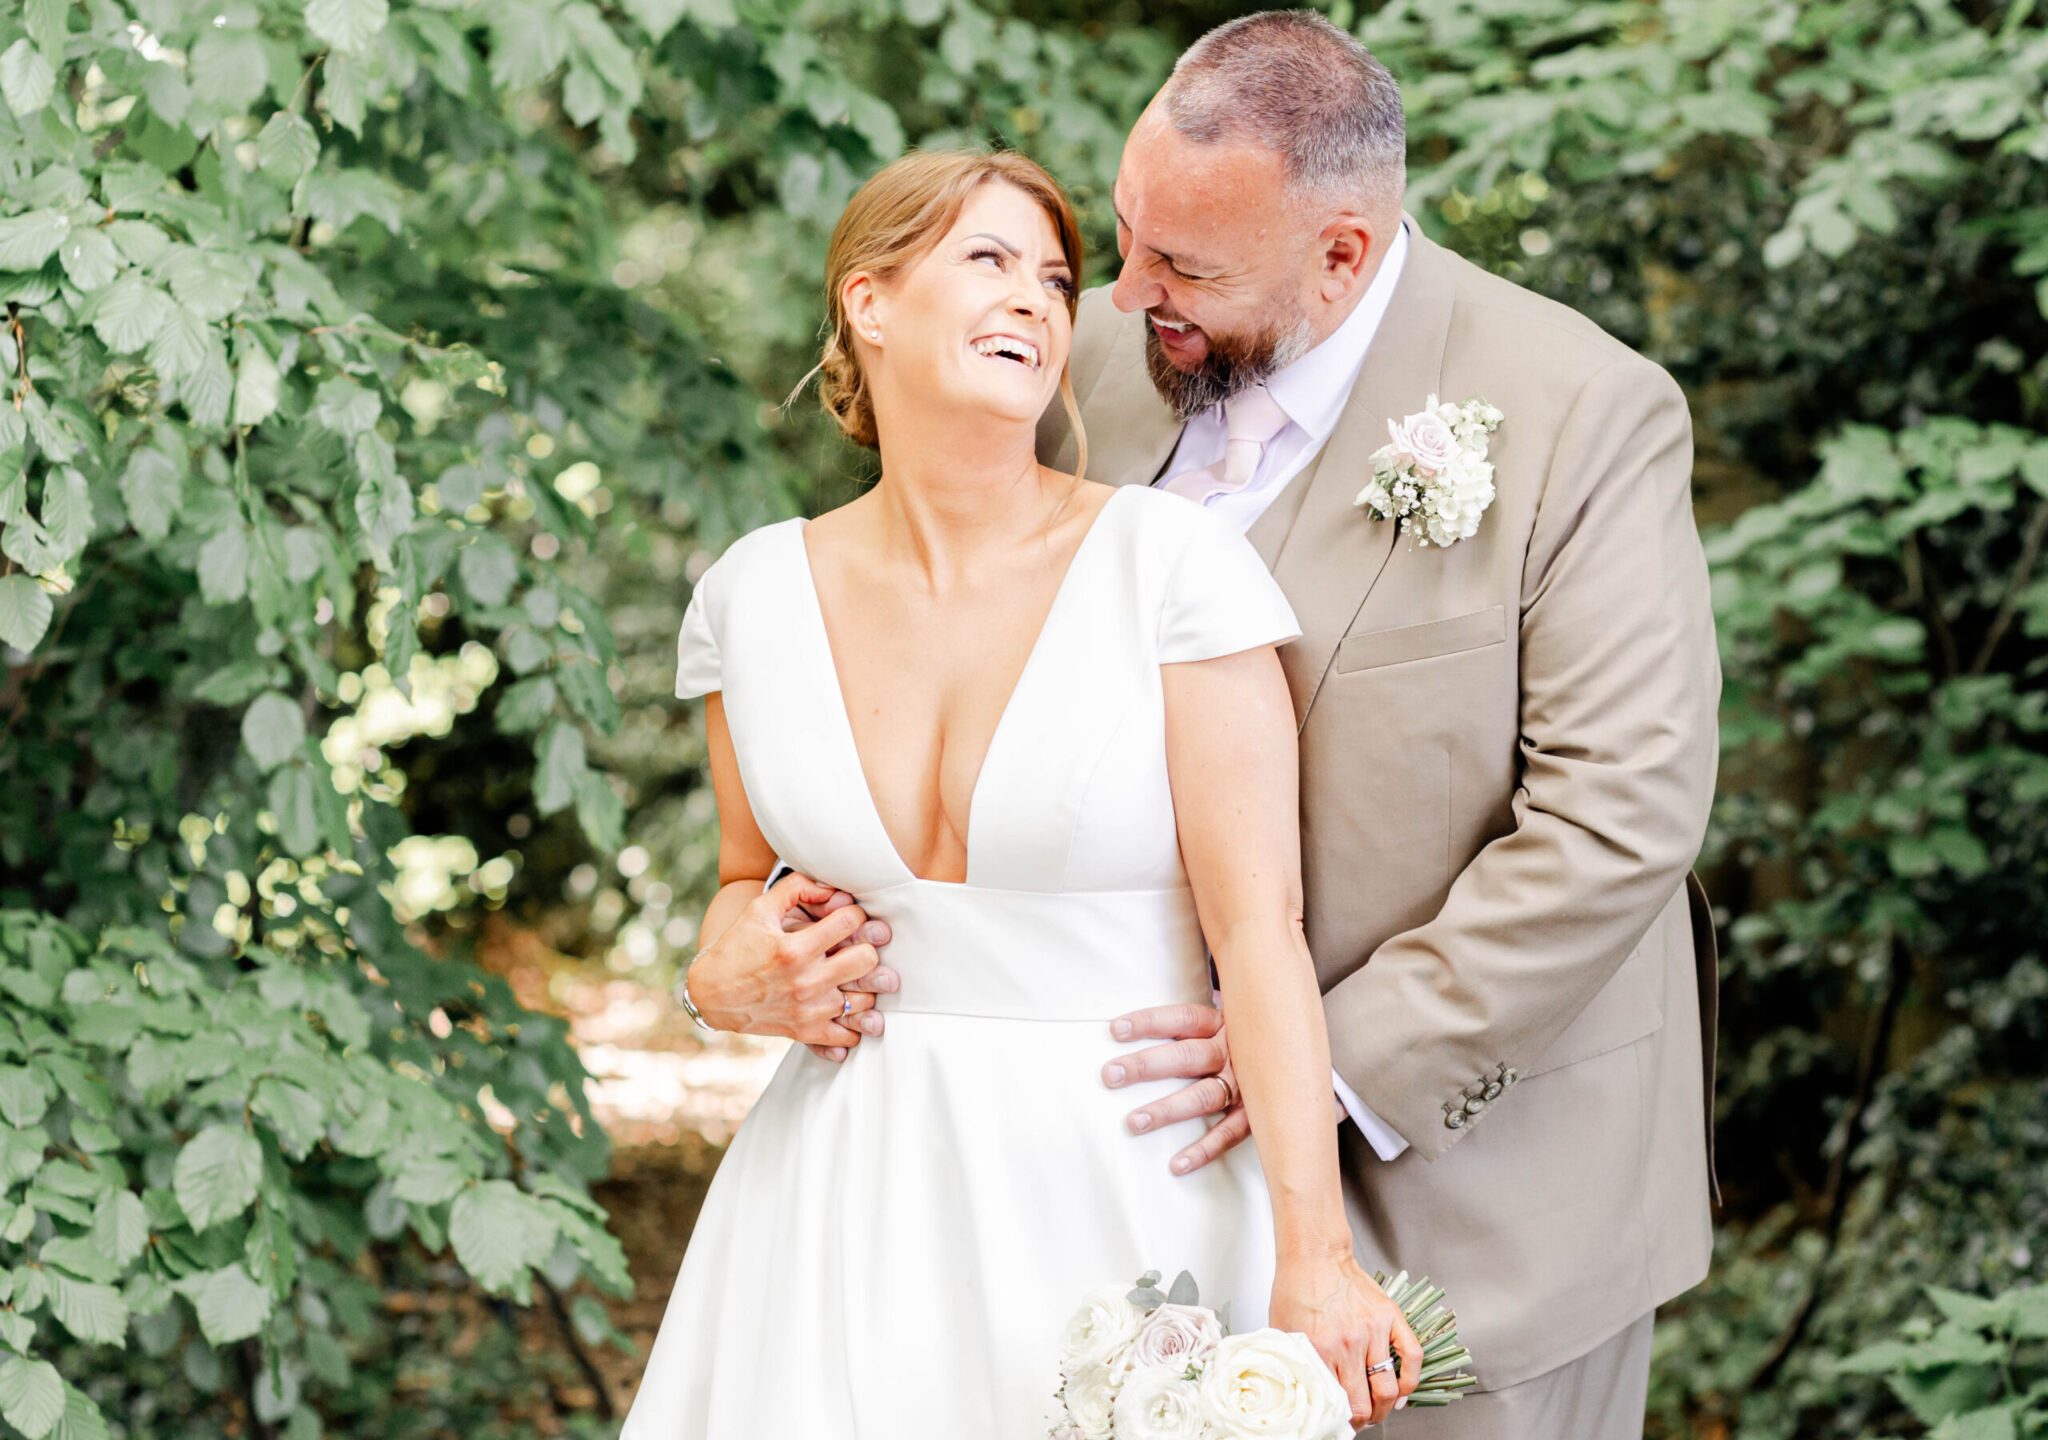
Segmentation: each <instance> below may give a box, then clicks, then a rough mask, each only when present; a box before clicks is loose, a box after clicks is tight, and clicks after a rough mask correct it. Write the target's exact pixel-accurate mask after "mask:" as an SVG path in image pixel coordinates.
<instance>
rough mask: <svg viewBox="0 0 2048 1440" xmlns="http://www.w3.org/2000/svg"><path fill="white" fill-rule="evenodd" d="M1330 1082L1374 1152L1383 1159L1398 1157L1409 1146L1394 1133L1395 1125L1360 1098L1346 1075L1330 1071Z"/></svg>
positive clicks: (1346, 1111) (1347, 1113)
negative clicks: (1368, 1106) (1346, 1078)
mask: <svg viewBox="0 0 2048 1440" xmlns="http://www.w3.org/2000/svg"><path fill="white" fill-rule="evenodd" d="M1330 1084H1331V1085H1332V1086H1333V1087H1334V1088H1335V1089H1336V1091H1337V1098H1338V1099H1339V1100H1341V1101H1342V1102H1343V1103H1344V1113H1345V1114H1346V1115H1349V1116H1350V1117H1351V1123H1352V1124H1354V1125H1356V1126H1357V1127H1358V1128H1359V1131H1360V1132H1361V1133H1362V1134H1363V1135H1364V1136H1365V1139H1366V1143H1367V1144H1369V1145H1371V1146H1372V1153H1373V1154H1375V1155H1377V1156H1379V1157H1380V1159H1382V1160H1394V1159H1398V1158H1399V1156H1400V1154H1401V1152H1402V1151H1404V1150H1406V1149H1407V1148H1408V1142H1407V1141H1406V1140H1403V1139H1402V1138H1401V1137H1400V1136H1399V1135H1397V1134H1395V1133H1394V1127H1393V1126H1391V1125H1389V1124H1387V1122H1386V1121H1384V1120H1382V1119H1380V1117H1379V1116H1377V1115H1375V1114H1373V1113H1372V1111H1371V1110H1370V1109H1368V1108H1367V1107H1366V1103H1365V1102H1364V1101H1363V1100H1361V1099H1359V1098H1358V1092H1357V1091H1356V1090H1353V1089H1352V1088H1351V1087H1350V1086H1349V1085H1346V1084H1345V1083H1344V1077H1343V1076H1342V1075H1339V1074H1338V1073H1337V1072H1336V1071H1335V1070H1332V1071H1331V1072H1330Z"/></svg>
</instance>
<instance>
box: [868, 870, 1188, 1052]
mask: <svg viewBox="0 0 2048 1440" xmlns="http://www.w3.org/2000/svg"><path fill="white" fill-rule="evenodd" d="M860 902H861V904H862V906H863V907H864V908H865V909H866V910H867V911H868V913H869V914H871V915H874V916H876V917H878V918H880V919H883V920H886V921H888V922H889V929H890V932H891V937H892V938H891V939H890V941H889V943H888V945H886V946H884V947H883V949H882V960H883V963H884V964H886V965H888V966H889V967H890V968H891V969H893V970H895V971H896V972H897V973H898V974H899V975H901V976H902V978H903V988H902V989H901V991H899V992H898V993H897V994H894V995H883V996H881V997H879V1001H878V1006H877V1008H879V1009H881V1010H882V1011H884V1012H885V1013H896V1012H902V1013H909V1014H933V1015H980V1016H989V1017H994V1018H1001V1019H1010V1020H1103V1021H1107V1020H1110V1019H1113V1018H1114V1017H1116V1016H1118V1015H1122V1014H1124V1013H1125V1012H1127V1011H1131V1010H1137V1009H1141V1008H1143V1007H1145V1006H1148V1005H1168V1004H1176V1003H1185V1002H1190V1001H1195V1002H1206V1001H1207V1000H1208V999H1209V965H1208V951H1207V949H1206V948H1205V946H1204V944H1203V941H1202V930H1201V926H1200V924H1199V923H1198V922H1197V920H1196V918H1195V903H1194V896H1193V894H1192V893H1191V892H1190V891H1188V890H1187V888H1186V887H1182V888H1180V889H1177V890H1104V891H1079V892H1064V893H1053V894H1047V893H1041V892H1037V891H1029V890H991V889H986V888H982V887H977V886H969V885H953V884H947V883H944V882H940V881H931V880H913V881H911V882H909V883H908V884H903V885H892V886H890V887H889V888H887V889H886V890H879V891H874V892H872V893H870V894H866V895H862V896H861V897H860Z"/></svg>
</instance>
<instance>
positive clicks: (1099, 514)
mask: <svg viewBox="0 0 2048 1440" xmlns="http://www.w3.org/2000/svg"><path fill="white" fill-rule="evenodd" d="M1127 488H1129V487H1127V486H1118V487H1117V488H1116V489H1115V490H1112V491H1111V492H1110V493H1109V495H1108V496H1106V497H1105V498H1104V499H1103V502H1102V508H1101V509H1099V510H1097V511H1096V512H1095V518H1094V519H1093V520H1090V521H1089V522H1088V532H1087V533H1086V534H1085V535H1083V536H1082V537H1081V539H1080V541H1079V543H1077V544H1076V545H1075V546H1074V553H1073V554H1072V555H1070V556H1068V557H1067V568H1066V570H1065V571H1064V572H1063V573H1062V574H1061V576H1060V581H1059V584H1058V585H1057V586H1056V587H1054V589H1053V595H1052V603H1051V604H1050V605H1048V606H1046V610H1045V615H1044V616H1043V617H1042V618H1041V619H1040V620H1039V622H1038V633H1037V634H1035V635H1033V636H1032V637H1031V648H1030V650H1029V651H1027V652H1026V654H1025V656H1024V665H1023V668H1022V669H1020V670H1018V672H1017V678H1016V680H1015V681H1014V682H1013V683H1012V684H1011V686H1010V693H1009V694H1008V695H1007V696H1005V697H1004V699H1003V708H1002V711H1001V712H1000V713H999V714H998V715H997V716H996V725H995V729H993V730H992V731H990V732H989V737H988V745H987V747H986V748H985V749H984V750H983V751H982V752H981V764H980V765H979V766H978V767H977V768H976V770H975V772H974V784H973V785H972V786H971V787H969V789H968V792H967V833H966V835H965V836H964V837H963V843H964V845H965V848H966V851H967V863H966V866H965V867H964V868H965V870H966V878H965V879H961V880H934V879H931V878H929V877H927V876H923V875H920V874H918V873H917V872H916V871H915V870H914V869H912V868H911V865H910V862H909V861H908V860H906V859H904V858H903V852H902V851H901V850H899V849H897V848H896V839H895V837H894V836H892V835H891V834H890V833H889V827H888V825H887V824H885V823H884V822H883V820H882V807H881V805H880V804H879V803H877V801H876V800H875V791H874V787H873V786H872V785H871V784H869V783H868V772H867V767H866V765H865V764H863V763H862V761H861V756H860V742H859V741H858V740H857V739H855V738H854V733H853V712H852V710H851V709H850V708H849V707H848V705H847V703H846V687H845V686H844V685H842V684H841V683H840V680H839V665H838V662H837V660H836V659H835V658H834V656H833V654H832V632H831V629H830V627H829V626H828V625H827V624H826V623H825V603H824V599H823V597H822V596H821V595H820V594H819V593H818V581H817V576H816V574H815V573H814V572H813V571H812V570H811V551H810V547H809V546H808V545H807V544H805V543H804V531H805V530H806V529H807V528H808V527H809V525H810V523H811V522H810V521H809V520H808V519H806V518H802V517H799V518H798V520H797V524H796V527H795V531H796V559H797V566H796V568H797V571H798V572H799V576H800V578H801V580H802V584H803V591H804V594H805V595H806V596H807V597H808V598H809V600H810V606H809V611H810V613H809V617H808V618H809V620H810V623H811V627H812V633H813V639H814V641H815V642H816V643H815V647H814V648H815V651H816V653H815V656H814V660H815V663H817V664H818V665H819V666H820V667H821V670H820V674H821V676H822V678H823V679H824V682H825V688H826V689H827V690H828V691H829V692H830V694H831V697H832V699H833V701H834V702H836V704H835V706H833V707H832V708H835V709H836V710H837V712H838V721H839V738H840V739H841V740H842V741H844V743H845V747H846V759H847V760H848V761H850V762H851V764H852V767H853V773H852V776H851V778H852V781H853V783H854V786H855V787H856V788H857V789H858V790H859V792H860V798H861V800H862V801H863V802H864V803H865V805H866V807H867V813H868V818H869V819H870V820H872V821H873V822H874V826H875V834H876V836H877V838H879V839H880V841H881V843H882V846H883V848H884V849H885V850H886V851H887V852H888V854H889V858H890V859H892V860H894V861H895V862H896V868H897V869H898V870H899V871H901V872H902V874H903V876H904V878H905V879H906V880H915V881H917V882H918V883H920V884H924V885H962V886H965V885H972V884H974V883H975V874H974V855H975V849H976V847H975V844H974V826H975V821H976V819H977V818H978V817H979V816H980V814H981V809H982V807H981V787H982V782H983V781H985V780H986V779H987V778H988V772H989V762H990V761H992V760H993V759H995V757H996V748H997V746H999V745H1001V744H1002V741H1003V734H1004V732H1005V731H1006V730H1007V729H1008V728H1009V726H1010V716H1011V714H1012V713H1013V712H1014V710H1015V709H1016V705H1017V697H1018V696H1020V695H1022V694H1023V693H1024V687H1025V686H1026V684H1027V683H1029V681H1030V679H1031V672H1032V671H1033V670H1034V669H1035V668H1036V667H1037V665H1038V657H1039V654H1040V652H1041V651H1043V650H1044V648H1045V641H1046V636H1047V635H1049V634H1050V633H1051V632H1052V629H1053V624H1054V621H1056V620H1057V619H1058V618H1059V614H1060V608H1061V606H1062V604H1063V603H1064V602H1065V600H1066V597H1067V592H1068V589H1069V587H1070V586H1071V585H1072V583H1073V579H1074V572H1075V571H1076V570H1078V569H1080V568H1081V562H1082V559H1083V558H1084V557H1085V556H1086V555H1087V553H1088V549H1089V545H1090V543H1091V542H1092V541H1093V540H1094V539H1095V536H1096V534H1097V532H1098V531H1100V530H1101V529H1102V526H1103V520H1104V518H1105V517H1106V516H1107V515H1108V514H1109V509H1110V507H1111V506H1112V505H1114V504H1116V502H1117V498H1118V496H1119V495H1121V494H1122V493H1123V491H1124V490H1125V489H1127Z"/></svg>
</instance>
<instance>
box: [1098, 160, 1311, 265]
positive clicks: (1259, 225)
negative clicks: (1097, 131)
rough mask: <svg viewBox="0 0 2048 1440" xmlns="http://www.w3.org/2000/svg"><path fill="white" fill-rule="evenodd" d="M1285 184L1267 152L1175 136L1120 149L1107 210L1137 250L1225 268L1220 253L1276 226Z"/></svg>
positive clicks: (1278, 167)
mask: <svg viewBox="0 0 2048 1440" xmlns="http://www.w3.org/2000/svg"><path fill="white" fill-rule="evenodd" d="M1137 138H1138V137H1137V136H1136V135H1133V137H1132V139H1133V141H1136V140H1137ZM1156 138H1164V137H1156ZM1176 141H1177V142H1178V143H1175V142H1176ZM1282 180H1283V174H1282V171H1281V168H1280V163H1279V157H1278V156H1277V155H1275V154H1273V153H1272V152H1271V151H1267V150H1263V149H1260V148H1259V147H1256V146H1252V145H1232V144H1229V143H1228V142H1225V143H1221V144H1215V145H1201V144H1196V143H1194V142H1192V141H1188V140H1185V139H1183V138H1182V137H1179V136H1174V137H1172V139H1171V140H1167V141H1166V143H1164V144H1157V143H1149V144H1144V145H1139V144H1135V143H1134V144H1132V145H1130V146H1127V147H1126V148H1125V150H1124V161H1123V164H1122V165H1121V166H1120V167H1119V169H1118V171H1117V178H1116V183H1115V185H1114V186H1112V187H1111V190H1110V205H1111V207H1112V208H1113V209H1114V210H1115V212H1116V217H1117V219H1118V220H1119V221H1121V222H1122V223H1123V224H1124V226H1125V227H1126V228H1127V229H1129V230H1130V231H1131V232H1132V234H1133V235H1134V236H1135V237H1136V238H1137V240H1138V241H1139V243H1141V244H1143V245H1144V246H1145V247H1146V248H1148V249H1151V250H1154V251H1157V252H1158V253H1159V254H1161V255H1163V256H1165V257H1166V258H1168V259H1169V260H1180V259H1185V260H1187V261H1189V262H1191V263H1192V262H1195V261H1197V260H1201V261H1204V262H1208V263H1222V262H1223V261H1225V260H1226V259H1229V258H1232V257H1231V256H1230V255H1227V254H1225V253H1219V252H1226V251H1231V252H1234V251H1237V250H1239V249H1240V248H1241V247H1243V246H1244V245H1245V244H1247V243H1256V242H1257V241H1258V240H1260V239H1261V238H1263V237H1264V236H1266V235H1267V234H1269V233H1270V232H1271V230H1272V228H1273V226H1274V225H1275V224H1277V223H1278V222H1279V221H1280V219H1281V207H1282V204H1283V194H1282ZM1198 252H1200V253H1198Z"/></svg>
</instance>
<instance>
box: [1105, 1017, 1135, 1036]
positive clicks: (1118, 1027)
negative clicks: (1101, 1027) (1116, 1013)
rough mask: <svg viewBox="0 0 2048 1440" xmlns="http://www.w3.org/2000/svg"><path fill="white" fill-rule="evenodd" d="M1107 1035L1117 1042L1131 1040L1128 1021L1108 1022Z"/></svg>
mask: <svg viewBox="0 0 2048 1440" xmlns="http://www.w3.org/2000/svg"><path fill="white" fill-rule="evenodd" d="M1109 1033H1110V1034H1112V1035H1114V1036H1116V1038H1117V1039H1119V1040H1128V1039H1130V1038H1131V1022H1130V1021H1128V1020H1112V1021H1110V1022H1109Z"/></svg>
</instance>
